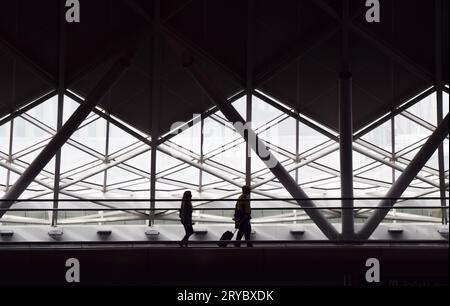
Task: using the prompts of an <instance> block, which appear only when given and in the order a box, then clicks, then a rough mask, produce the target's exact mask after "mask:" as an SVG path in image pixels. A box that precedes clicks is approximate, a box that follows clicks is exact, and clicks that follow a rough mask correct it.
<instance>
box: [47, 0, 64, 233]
mask: <svg viewBox="0 0 450 306" xmlns="http://www.w3.org/2000/svg"><path fill="white" fill-rule="evenodd" d="M58 17H59V18H58V108H57V120H56V132H57V133H58V132H59V131H60V130H61V127H62V124H63V113H64V92H65V90H66V84H65V83H66V81H65V79H66V59H65V45H66V31H65V24H66V22H65V14H64V3H63V2H62V1H59V2H58ZM60 175H61V149H59V150H58V151H57V152H56V155H55V175H54V180H53V209H54V210H53V212H52V221H51V222H52V226H56V225H57V223H58V211H57V210H56V209H57V208H58V202H59V180H60Z"/></svg>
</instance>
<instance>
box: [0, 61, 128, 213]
mask: <svg viewBox="0 0 450 306" xmlns="http://www.w3.org/2000/svg"><path fill="white" fill-rule="evenodd" d="M130 60H131V56H130V55H128V56H127V57H123V58H121V59H120V60H119V61H118V62H116V63H115V64H114V65H113V66H112V67H111V69H110V70H109V71H108V72H107V73H106V74H105V76H104V77H103V78H102V80H101V81H100V82H99V83H98V84H97V86H96V87H95V88H94V89H93V90H92V92H91V93H90V94H89V96H88V97H87V98H86V100H85V102H84V103H83V104H82V105H81V106H80V107H79V108H78V109H77V110H76V111H75V113H73V115H72V116H71V117H70V118H69V119H68V120H67V122H66V123H65V124H64V126H63V127H62V128H61V130H60V131H59V132H58V134H57V135H55V137H54V138H53V139H52V140H51V141H50V142H49V143H48V145H47V146H46V147H45V148H44V149H43V150H42V151H41V152H40V153H39V155H38V156H37V157H36V159H35V160H34V161H33V162H32V163H31V164H30V167H29V168H28V169H27V170H25V172H24V173H23V174H22V175H21V176H20V178H19V179H18V180H17V181H16V183H15V184H14V185H13V186H12V187H11V189H10V190H9V191H8V192H7V193H6V194H5V195H4V196H3V200H4V201H2V203H1V204H0V205H1V206H0V207H2V208H9V207H11V206H12V205H13V204H14V202H15V201H16V200H17V199H18V198H19V197H20V195H21V194H22V193H23V191H25V189H26V188H27V187H28V185H29V184H30V183H31V182H32V181H33V179H34V178H36V176H37V175H38V174H39V172H41V170H42V169H43V168H44V167H45V165H46V164H47V163H48V162H49V161H50V160H51V159H52V157H53V156H54V155H55V154H56V152H57V151H58V150H59V149H60V148H61V147H62V146H63V145H64V143H65V142H66V141H67V140H68V139H69V138H70V137H71V136H72V134H73V133H74V132H75V130H76V129H77V128H78V127H79V126H80V124H81V123H82V122H83V120H84V119H86V117H87V116H88V115H89V113H90V112H91V111H92V110H93V109H94V108H95V106H96V105H97V103H98V102H99V101H100V100H101V99H102V98H103V96H104V95H105V94H106V93H107V92H108V91H109V90H110V89H111V88H112V87H113V85H114V84H115V83H116V82H117V80H118V79H119V78H120V77H121V76H122V75H123V73H124V72H125V71H126V70H127V69H128V67H129V66H130ZM3 214H4V211H3V212H0V217H1V216H3Z"/></svg>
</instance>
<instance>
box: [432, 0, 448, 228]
mask: <svg viewBox="0 0 450 306" xmlns="http://www.w3.org/2000/svg"><path fill="white" fill-rule="evenodd" d="M435 6H436V31H435V35H436V37H435V42H436V43H435V69H436V71H435V77H436V80H435V82H436V104H437V124H438V125H439V124H440V123H441V122H442V117H443V109H442V108H443V99H442V91H443V88H444V83H443V81H442V26H443V22H442V19H443V18H442V17H443V16H442V13H443V10H442V7H443V5H442V0H435ZM438 165H439V166H438V167H439V186H440V188H439V191H440V192H439V193H440V197H441V206H442V207H443V208H442V224H447V223H448V217H447V210H446V209H445V207H446V206H447V203H446V200H445V189H446V187H445V163H444V145H443V143H442V144H441V145H440V146H439V148H438Z"/></svg>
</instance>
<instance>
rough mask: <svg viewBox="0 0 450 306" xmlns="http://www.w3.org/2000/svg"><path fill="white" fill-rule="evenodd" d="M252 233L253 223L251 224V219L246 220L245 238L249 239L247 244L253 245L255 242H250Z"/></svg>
mask: <svg viewBox="0 0 450 306" xmlns="http://www.w3.org/2000/svg"><path fill="white" fill-rule="evenodd" d="M251 233H252V225H251V224H250V220H249V221H247V222H246V226H245V240H246V241H247V246H248V247H252V246H253V244H252V243H251V242H250V236H251Z"/></svg>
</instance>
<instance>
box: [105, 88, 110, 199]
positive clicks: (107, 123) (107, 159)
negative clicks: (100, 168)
mask: <svg viewBox="0 0 450 306" xmlns="http://www.w3.org/2000/svg"><path fill="white" fill-rule="evenodd" d="M110 100H111V94H109V95H108V104H109V105H110V103H109V101H110ZM109 117H110V114H109V111H108V112H107V119H106V139H105V164H109V141H110V140H109V135H110V125H111V123H110V122H109ZM106 186H108V169H106V170H105V172H104V173H103V193H104V194H105V193H106V192H107V190H108V189H107V187H106Z"/></svg>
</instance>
